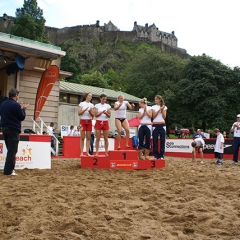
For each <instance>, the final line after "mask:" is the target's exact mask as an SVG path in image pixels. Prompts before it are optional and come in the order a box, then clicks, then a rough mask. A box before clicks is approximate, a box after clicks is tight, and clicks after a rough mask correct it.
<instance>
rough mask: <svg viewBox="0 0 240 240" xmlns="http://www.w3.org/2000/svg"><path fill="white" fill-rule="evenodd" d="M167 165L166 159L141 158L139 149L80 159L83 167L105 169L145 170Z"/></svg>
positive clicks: (110, 152)
mask: <svg viewBox="0 0 240 240" xmlns="http://www.w3.org/2000/svg"><path fill="white" fill-rule="evenodd" d="M165 166H166V162H165V160H164V159H163V160H157V159H154V158H152V159H149V160H139V159H138V151H137V150H110V151H109V156H105V155H103V153H101V155H100V154H99V155H98V156H94V155H93V156H82V157H81V159H80V167H81V168H92V169H94V168H105V169H126V170H141V169H142V170H144V169H157V168H164V167H165Z"/></svg>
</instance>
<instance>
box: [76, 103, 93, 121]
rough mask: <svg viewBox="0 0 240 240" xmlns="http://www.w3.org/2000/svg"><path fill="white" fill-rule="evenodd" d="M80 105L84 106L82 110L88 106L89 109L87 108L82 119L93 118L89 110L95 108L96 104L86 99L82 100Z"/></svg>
mask: <svg viewBox="0 0 240 240" xmlns="http://www.w3.org/2000/svg"><path fill="white" fill-rule="evenodd" d="M78 106H79V107H82V110H83V111H84V110H85V109H86V108H88V110H86V111H85V112H84V113H83V114H82V115H81V116H80V117H81V119H86V120H88V119H92V116H91V115H90V114H89V112H88V111H89V110H90V109H93V108H94V105H93V104H92V103H90V102H86V101H84V102H80V103H79V105H78Z"/></svg>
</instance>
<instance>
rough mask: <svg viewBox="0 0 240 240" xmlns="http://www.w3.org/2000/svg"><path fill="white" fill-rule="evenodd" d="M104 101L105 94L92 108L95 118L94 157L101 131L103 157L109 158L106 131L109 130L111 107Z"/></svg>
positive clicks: (105, 99) (105, 98)
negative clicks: (103, 148)
mask: <svg viewBox="0 0 240 240" xmlns="http://www.w3.org/2000/svg"><path fill="white" fill-rule="evenodd" d="M106 101H107V96H106V95H105V94H101V96H100V103H98V104H96V105H95V107H94V108H95V117H96V123H95V130H96V154H95V156H98V149H99V141H100V137H101V131H103V137H104V147H105V155H106V156H109V154H108V130H109V123H108V118H110V117H111V106H110V105H109V104H107V103H106Z"/></svg>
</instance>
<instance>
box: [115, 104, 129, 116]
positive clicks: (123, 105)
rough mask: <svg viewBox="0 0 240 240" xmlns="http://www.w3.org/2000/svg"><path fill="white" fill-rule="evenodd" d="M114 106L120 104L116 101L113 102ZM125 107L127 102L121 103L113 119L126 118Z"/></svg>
mask: <svg viewBox="0 0 240 240" xmlns="http://www.w3.org/2000/svg"><path fill="white" fill-rule="evenodd" d="M115 104H117V105H118V106H119V105H120V102H119V101H117V102H115ZM127 105H128V101H123V103H122V106H121V107H120V108H119V109H118V110H116V113H115V118H126V110H127Z"/></svg>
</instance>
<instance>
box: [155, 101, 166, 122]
mask: <svg viewBox="0 0 240 240" xmlns="http://www.w3.org/2000/svg"><path fill="white" fill-rule="evenodd" d="M159 109H160V105H153V106H152V110H153V111H154V112H157V111H158V110H159ZM163 110H167V106H165V107H164V109H163ZM153 122H165V120H164V118H163V116H162V112H159V113H158V115H157V116H156V117H155V118H154V119H153Z"/></svg>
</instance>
